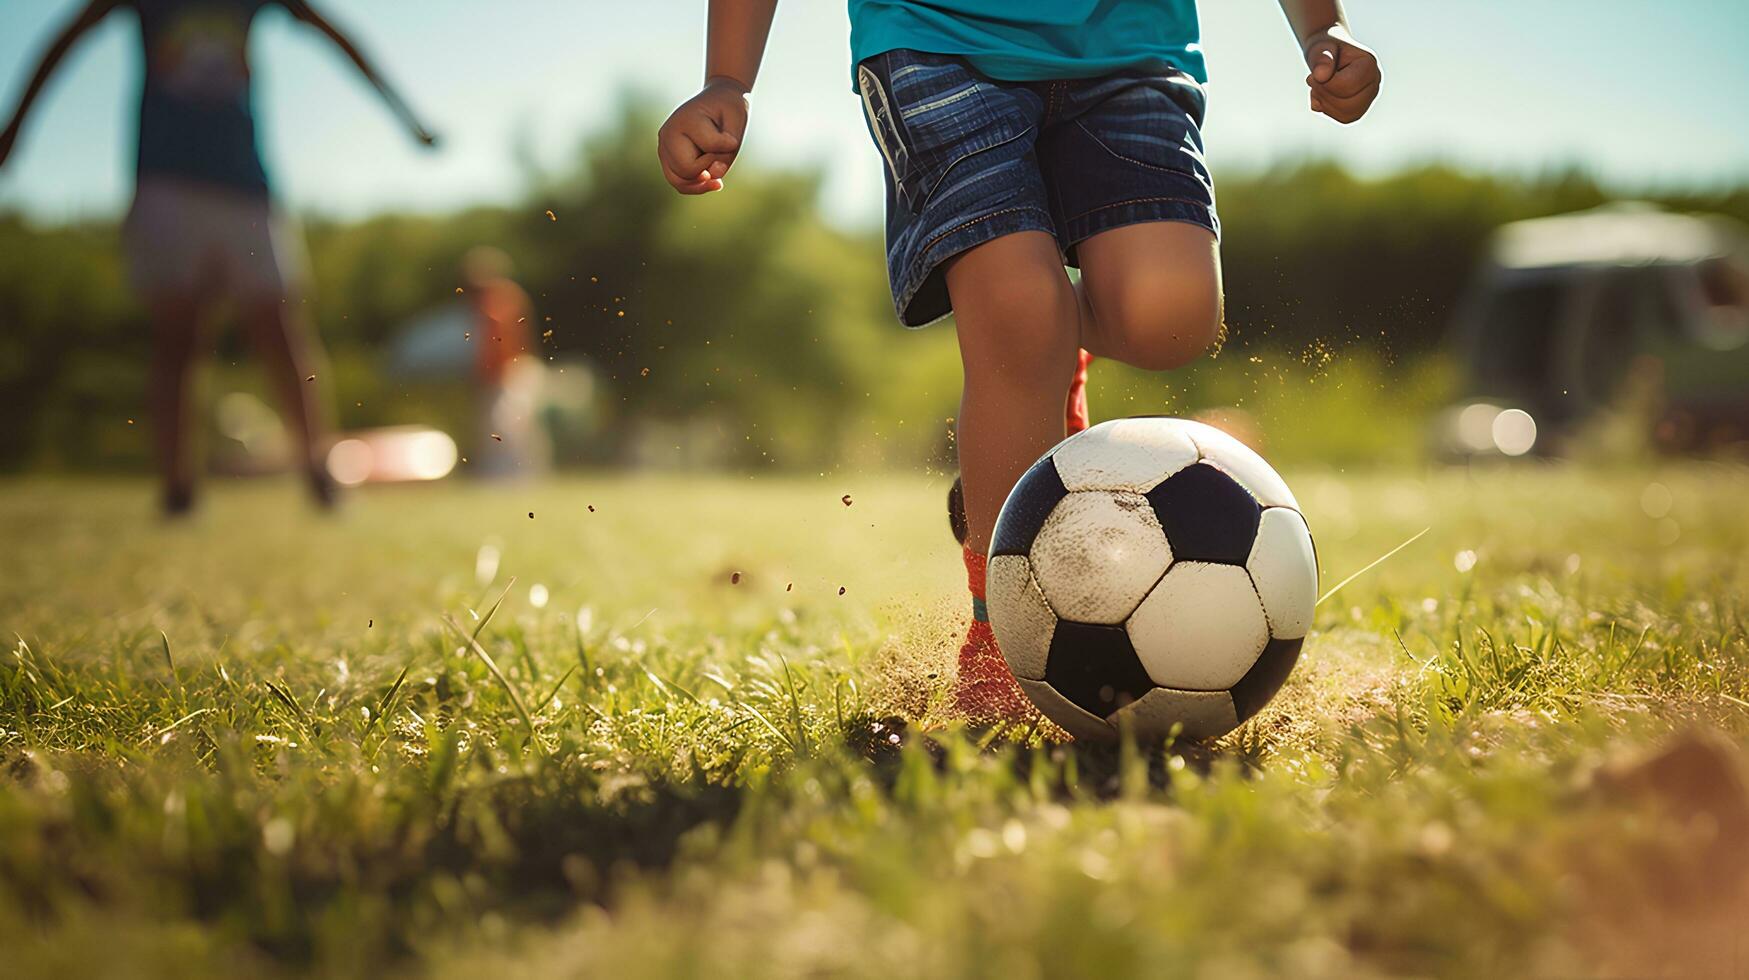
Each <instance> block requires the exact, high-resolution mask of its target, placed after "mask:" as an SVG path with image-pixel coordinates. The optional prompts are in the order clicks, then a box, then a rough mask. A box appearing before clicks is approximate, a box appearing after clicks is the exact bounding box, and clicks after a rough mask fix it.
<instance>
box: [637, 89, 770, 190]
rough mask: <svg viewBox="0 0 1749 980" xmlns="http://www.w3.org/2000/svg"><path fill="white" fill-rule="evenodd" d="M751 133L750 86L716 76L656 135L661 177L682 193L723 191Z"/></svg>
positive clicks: (669, 119) (679, 109)
mask: <svg viewBox="0 0 1749 980" xmlns="http://www.w3.org/2000/svg"><path fill="white" fill-rule="evenodd" d="M746 132H747V90H746V89H745V88H743V87H741V85H740V84H738V83H736V82H734V81H732V80H729V79H718V78H713V79H711V80H710V81H708V82H706V83H705V86H704V91H702V92H700V93H698V94H697V95H695V96H693V97H692V98H691V99H688V100H687V101H686V102H685V103H684V104H682V105H681V106H680V108H678V109H676V110H674V114H673V115H671V116H669V117H668V121H667V122H665V123H663V124H662V129H661V130H660V131H659V132H658V133H657V134H656V156H657V158H658V159H660V160H661V161H662V176H664V177H666V178H668V183H670V184H673V185H674V189H675V190H677V191H679V192H680V193H682V194H705V193H708V192H710V191H720V190H722V189H723V175H724V174H726V173H728V172H729V166H730V165H731V164H733V163H734V162H735V154H736V153H737V152H738V151H739V150H740V149H741V137H742V135H743V134H745V133H746Z"/></svg>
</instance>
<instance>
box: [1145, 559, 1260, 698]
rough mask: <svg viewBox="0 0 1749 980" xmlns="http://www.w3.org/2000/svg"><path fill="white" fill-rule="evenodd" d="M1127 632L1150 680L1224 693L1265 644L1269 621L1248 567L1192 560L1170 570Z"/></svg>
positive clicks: (1252, 661) (1179, 687) (1168, 684)
mask: <svg viewBox="0 0 1749 980" xmlns="http://www.w3.org/2000/svg"><path fill="white" fill-rule="evenodd" d="M1128 628H1129V633H1130V643H1131V644H1133V645H1134V646H1135V648H1136V656H1137V657H1139V658H1141V661H1142V666H1143V667H1146V668H1147V670H1148V676H1149V677H1152V678H1153V679H1154V683H1156V684H1158V685H1160V686H1161V687H1171V688H1177V689H1178V690H1181V691H1225V690H1226V689H1228V688H1230V687H1232V686H1233V685H1234V684H1237V683H1238V682H1239V678H1241V677H1244V676H1245V672H1246V671H1248V670H1250V669H1251V665H1252V664H1254V663H1256V662H1257V656H1258V654H1260V653H1262V652H1263V647H1264V645H1265V644H1267V643H1268V642H1269V623H1268V622H1267V621H1266V620H1265V619H1264V618H1263V605H1262V603H1260V602H1259V601H1258V599H1257V592H1256V590H1255V589H1253V588H1252V587H1251V576H1250V575H1249V574H1247V573H1246V571H1245V569H1243V568H1240V567H1238V566H1237V565H1213V564H1207V563H1204V562H1197V561H1182V562H1179V563H1178V564H1176V565H1174V566H1172V570H1171V571H1170V572H1167V573H1166V577H1165V578H1164V579H1162V580H1161V581H1160V584H1159V585H1157V586H1155V587H1154V591H1153V592H1151V593H1149V594H1148V597H1147V598H1146V599H1144V600H1142V604H1141V606H1140V607H1138V608H1137V609H1136V611H1135V613H1134V614H1133V615H1132V616H1130V619H1129V626H1128Z"/></svg>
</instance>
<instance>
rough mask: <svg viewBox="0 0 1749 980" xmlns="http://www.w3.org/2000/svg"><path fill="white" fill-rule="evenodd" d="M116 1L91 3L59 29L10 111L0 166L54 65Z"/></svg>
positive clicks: (0, 133) (1, 135)
mask: <svg viewBox="0 0 1749 980" xmlns="http://www.w3.org/2000/svg"><path fill="white" fill-rule="evenodd" d="M117 2H118V0H91V2H90V3H89V4H87V5H86V7H85V9H84V10H82V11H80V12H79V16H77V17H75V18H73V22H72V23H70V24H68V25H67V26H66V27H64V28H62V29H61V34H60V36H59V37H57V38H55V40H54V43H53V44H50V45H49V49H48V50H47V51H45V52H43V57H42V61H41V62H40V63H38V64H37V66H36V74H34V75H32V76H31V77H30V84H28V85H26V86H25V87H24V94H23V95H22V96H20V97H19V99H18V108H17V109H15V110H13V112H12V121H11V122H8V123H7V124H6V128H5V129H3V130H0V166H4V165H5V164H6V158H7V157H8V156H10V155H11V154H12V144H14V143H16V142H18V130H19V128H20V127H22V126H23V125H24V117H25V116H27V115H29V114H30V107H31V105H32V104H33V103H35V102H36V97H37V93H39V92H41V91H42V87H43V85H44V84H46V83H47V82H48V80H49V76H50V75H53V74H54V73H55V66H57V65H59V64H60V63H61V59H62V58H64V57H66V54H67V51H68V49H70V48H71V47H72V46H73V45H74V43H75V42H77V41H78V40H79V38H80V37H82V36H84V34H85V32H86V31H89V30H90V29H91V28H93V27H96V26H97V22H98V21H100V20H102V19H103V18H105V17H107V16H109V12H110V11H112V10H114V9H115V8H116V5H117Z"/></svg>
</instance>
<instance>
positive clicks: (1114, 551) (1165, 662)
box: [987, 418, 1318, 740]
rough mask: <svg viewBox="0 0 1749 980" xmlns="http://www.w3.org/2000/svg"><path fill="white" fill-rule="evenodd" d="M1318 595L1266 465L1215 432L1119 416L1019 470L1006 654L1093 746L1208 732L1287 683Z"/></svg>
mask: <svg viewBox="0 0 1749 980" xmlns="http://www.w3.org/2000/svg"><path fill="white" fill-rule="evenodd" d="M1317 594H1318V562H1317V556H1316V554H1315V553H1314V551H1313V547H1312V534H1311V531H1310V530H1309V529H1308V528H1307V526H1306V520H1305V518H1304V517H1303V516H1301V514H1300V508H1299V503H1298V502H1297V501H1295V500H1294V495H1293V493H1291V492H1290V491H1289V490H1288V488H1287V484H1286V483H1284V482H1283V481H1282V479H1281V477H1280V476H1279V475H1277V474H1276V472H1275V470H1274V469H1272V468H1271V467H1270V465H1269V464H1268V463H1266V462H1264V460H1263V457H1261V456H1259V455H1257V454H1256V453H1255V452H1252V451H1251V450H1250V449H1248V448H1247V447H1246V446H1245V445H1244V444H1243V443H1241V442H1239V441H1238V440H1237V439H1234V438H1233V437H1232V436H1229V435H1227V434H1226V433H1224V432H1222V431H1221V430H1219V429H1216V428H1214V427H1213V426H1209V425H1204V424H1202V423H1200V422H1191V421H1187V420H1185V419H1174V418H1131V419H1117V420H1114V421H1111V422H1105V423H1102V424H1100V425H1096V426H1094V427H1092V428H1090V429H1088V430H1087V431H1085V432H1082V433H1079V434H1077V435H1075V436H1071V437H1070V438H1068V439H1065V440H1064V441H1063V442H1061V443H1059V444H1058V445H1057V447H1056V448H1055V449H1052V450H1051V451H1050V452H1049V453H1046V454H1045V456H1044V458H1043V459H1040V460H1039V461H1038V462H1037V463H1034V464H1033V465H1032V468H1031V469H1029V470H1027V471H1026V475H1024V476H1022V477H1021V478H1020V482H1019V483H1018V484H1016V485H1015V487H1014V491H1013V492H1012V493H1010V494H1009V495H1008V500H1007V502H1006V503H1004V504H1003V506H1002V513H1001V516H1000V517H998V518H997V521H996V532H995V535H994V537H993V538H992V540H991V545H990V563H989V572H988V589H987V596H988V602H989V611H990V623H991V625H992V626H993V627H994V628H995V630H996V639H997V641H998V643H999V644H1000V645H1001V647H1002V655H1003V656H1004V657H1005V658H1006V659H1007V661H1008V666H1009V668H1010V669H1011V670H1013V671H1014V676H1015V678H1016V679H1017V680H1019V682H1020V686H1021V687H1022V688H1023V689H1024V690H1025V691H1026V693H1027V696H1028V697H1030V698H1032V701H1033V703H1034V704H1036V705H1038V708H1039V710H1040V711H1042V712H1044V714H1045V716H1046V717H1048V718H1050V719H1051V720H1052V721H1054V722H1056V723H1057V724H1058V725H1061V726H1062V727H1063V729H1064V730H1066V731H1067V732H1069V734H1071V735H1074V736H1075V737H1076V738H1082V739H1096V740H1097V739H1106V740H1109V739H1113V738H1115V737H1117V735H1118V733H1119V731H1121V730H1126V729H1127V730H1128V731H1130V732H1133V733H1134V734H1135V735H1136V736H1138V737H1140V738H1145V739H1151V740H1157V739H1161V738H1164V737H1166V736H1167V735H1168V734H1169V733H1171V731H1172V730H1173V727H1174V726H1175V725H1179V726H1182V727H1181V728H1180V729H1179V734H1180V736H1181V737H1185V738H1194V739H1202V738H1214V737H1217V736H1219V735H1223V734H1225V733H1227V732H1229V731H1232V730H1233V729H1234V728H1237V727H1238V726H1239V724H1240V723H1241V722H1243V721H1245V720H1246V719H1247V718H1250V717H1251V716H1252V715H1254V714H1256V713H1257V711H1258V709H1260V708H1262V707H1263V706H1264V705H1265V704H1267V703H1268V702H1269V699H1270V698H1272V697H1274V696H1275V693H1276V692H1277V691H1278V690H1280V689H1281V686H1282V684H1283V683H1284V682H1285V681H1286V680H1287V676H1288V673H1289V672H1290V671H1291V670H1293V667H1294V663H1295V661H1297V660H1298V659H1299V656H1300V644H1301V643H1302V642H1303V640H1304V638H1305V635H1306V630H1307V629H1308V628H1309V627H1310V626H1311V622H1312V607H1313V605H1314V604H1315V603H1316V601H1317Z"/></svg>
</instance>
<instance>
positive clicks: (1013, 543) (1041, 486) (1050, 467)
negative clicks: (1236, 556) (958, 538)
mask: <svg viewBox="0 0 1749 980" xmlns="http://www.w3.org/2000/svg"><path fill="white" fill-rule="evenodd" d="M1068 495H1069V491H1068V489H1067V488H1065V487H1064V486H1063V478H1062V476H1061V475H1059V474H1058V473H1057V464H1056V463H1053V462H1051V458H1050V457H1049V456H1046V457H1045V458H1043V459H1041V460H1039V461H1038V462H1036V463H1034V464H1032V467H1031V468H1030V469H1028V470H1027V471H1026V472H1025V473H1023V474H1021V476H1020V482H1019V483H1016V484H1015V485H1014V490H1013V492H1011V493H1010V494H1009V495H1008V501H1007V503H1004V504H1003V505H1002V516H1001V517H999V518H997V520H996V534H995V536H994V537H992V538H991V539H990V556H991V557H992V558H993V557H995V556H997V555H1024V554H1027V553H1029V552H1031V551H1032V541H1033V539H1034V538H1036V537H1038V531H1039V528H1041V527H1044V526H1045V518H1047V517H1049V516H1051V509H1052V508H1053V507H1056V506H1057V501H1059V500H1062V499H1063V498H1064V497H1067V496H1068ZM1243 560H1244V559H1240V561H1243Z"/></svg>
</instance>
